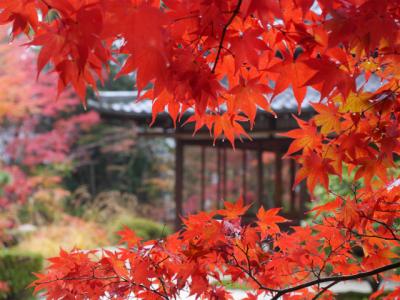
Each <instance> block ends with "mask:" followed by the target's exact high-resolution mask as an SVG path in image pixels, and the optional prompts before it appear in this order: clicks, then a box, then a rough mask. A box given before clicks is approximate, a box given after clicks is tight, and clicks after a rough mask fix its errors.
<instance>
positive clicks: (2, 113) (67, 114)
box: [0, 26, 99, 210]
mask: <svg viewBox="0 0 400 300" xmlns="http://www.w3.org/2000/svg"><path fill="white" fill-rule="evenodd" d="M0 39H1V43H0V60H1V66H0V90H1V91H2V95H1V96H0V103H1V104H0V124H1V126H2V132H1V134H0V139H1V141H2V158H1V159H0V168H1V170H3V171H4V172H6V173H8V174H9V175H10V177H11V178H10V180H8V181H7V182H6V183H5V184H4V188H3V192H2V193H1V195H0V210H4V209H6V208H8V206H9V205H10V204H11V205H12V204H16V203H17V204H23V203H25V202H26V200H27V199H28V198H29V197H30V196H31V195H32V194H33V193H35V192H36V191H37V190H38V189H40V186H42V185H46V182H47V184H48V183H50V182H53V183H54V182H58V181H60V178H57V176H52V175H51V174H50V176H48V175H46V174H43V173H42V174H41V173H40V172H38V171H37V169H38V167H40V166H49V165H52V164H53V165H54V164H60V163H66V162H67V161H68V160H70V158H69V157H70V156H71V152H72V151H71V149H72V147H73V145H74V142H75V141H76V140H77V138H78V136H79V133H80V132H81V131H83V130H85V129H88V128H90V127H91V126H92V125H94V124H96V123H97V122H98V120H99V118H98V115H97V113H95V112H91V113H89V114H79V113H77V109H76V108H77V107H78V105H79V99H78V98H77V97H76V96H74V94H73V93H71V91H69V92H68V93H65V94H63V95H61V96H60V98H59V99H58V100H57V101H56V96H57V93H56V92H55V87H56V85H55V83H56V78H55V76H54V75H52V74H44V75H43V76H42V78H41V79H40V80H39V81H36V80H35V74H36V66H35V63H34V61H35V59H36V55H35V53H34V52H33V51H31V50H30V49H24V48H22V47H19V46H18V45H12V46H11V45H9V44H8V40H9V39H8V36H7V28H5V27H4V26H3V27H0Z"/></svg>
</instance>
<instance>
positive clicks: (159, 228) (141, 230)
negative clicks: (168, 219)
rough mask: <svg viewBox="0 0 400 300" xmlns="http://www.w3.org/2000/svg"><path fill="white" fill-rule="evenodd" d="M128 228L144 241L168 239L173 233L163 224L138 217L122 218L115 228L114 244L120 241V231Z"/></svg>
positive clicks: (115, 223)
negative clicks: (118, 233)
mask: <svg viewBox="0 0 400 300" xmlns="http://www.w3.org/2000/svg"><path fill="white" fill-rule="evenodd" d="M125 226H126V227H128V228H130V229H132V230H134V231H135V232H136V234H137V235H138V236H139V237H141V238H143V239H144V240H154V239H159V238H163V237H166V236H167V235H169V234H171V233H172V230H171V229H170V228H169V227H168V226H166V225H164V224H161V223H157V222H154V221H151V220H148V219H143V218H136V217H127V216H126V217H122V218H118V219H117V220H116V221H115V222H114V224H113V226H112V230H113V238H112V240H113V242H118V241H119V236H118V235H117V234H116V232H118V231H119V230H122V229H123V228H124V227H125Z"/></svg>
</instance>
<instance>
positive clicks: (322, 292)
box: [312, 281, 339, 300]
mask: <svg viewBox="0 0 400 300" xmlns="http://www.w3.org/2000/svg"><path fill="white" fill-rule="evenodd" d="M338 283H339V281H333V282H331V283H330V284H328V285H327V286H326V287H324V288H323V289H322V290H320V291H319V292H318V294H316V295H315V296H314V298H312V300H317V299H318V298H319V297H321V296H322V294H324V293H325V292H326V291H327V290H329V289H330V288H331V287H333V286H334V285H336V284H338Z"/></svg>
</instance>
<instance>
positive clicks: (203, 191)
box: [200, 147, 206, 211]
mask: <svg viewBox="0 0 400 300" xmlns="http://www.w3.org/2000/svg"><path fill="white" fill-rule="evenodd" d="M200 172H201V175H200V176H201V180H200V181H201V183H200V184H201V187H200V189H201V203H200V209H201V210H202V211H204V210H205V209H206V148H205V147H201V171H200Z"/></svg>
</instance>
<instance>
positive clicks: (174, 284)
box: [0, 0, 400, 299]
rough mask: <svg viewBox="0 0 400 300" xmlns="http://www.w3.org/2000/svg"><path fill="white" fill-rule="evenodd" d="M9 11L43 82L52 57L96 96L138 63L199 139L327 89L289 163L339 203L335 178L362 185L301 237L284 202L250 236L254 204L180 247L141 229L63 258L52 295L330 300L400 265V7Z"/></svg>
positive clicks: (126, 3) (318, 4)
mask: <svg viewBox="0 0 400 300" xmlns="http://www.w3.org/2000/svg"><path fill="white" fill-rule="evenodd" d="M0 9H2V11H1V13H0V22H2V23H11V24H12V26H13V29H12V32H13V35H18V34H20V33H25V34H26V35H28V36H30V37H31V42H30V43H29V44H30V45H34V46H41V47H42V48H41V50H40V54H39V57H38V69H39V72H40V71H41V70H42V69H43V68H44V67H45V66H46V65H47V64H48V63H50V65H51V66H52V68H53V69H54V71H55V72H56V73H58V75H59V85H58V89H59V91H62V90H63V89H64V88H65V87H66V86H67V85H69V84H71V85H72V86H73V87H74V88H75V90H76V91H77V93H78V94H79V95H80V96H81V98H82V99H84V98H85V91H86V86H87V85H92V86H94V85H95V81H96V79H97V78H98V77H99V78H100V79H101V77H102V74H103V68H104V66H106V65H107V63H108V62H109V61H110V60H112V55H113V54H114V53H122V54H126V55H127V60H126V62H125V64H124V65H123V67H122V69H121V72H120V74H121V75H123V74H128V73H130V72H134V71H135V72H136V73H137V88H138V89H139V90H144V89H145V88H148V87H149V85H150V84H151V89H150V91H147V92H146V93H145V95H144V96H145V97H150V98H151V99H153V112H154V117H156V115H157V113H159V112H163V111H164V110H166V109H167V110H168V112H169V114H170V115H171V117H172V118H173V119H174V120H179V117H180V116H181V115H182V113H183V112H185V111H186V110H188V109H189V108H190V109H193V110H194V112H195V114H194V115H193V117H192V118H191V119H190V121H192V122H195V125H196V126H195V127H196V130H198V129H200V128H201V127H203V126H206V127H208V128H209V130H210V132H212V134H213V135H214V137H215V138H216V139H217V138H219V137H221V136H222V135H224V136H225V137H226V138H227V139H228V140H229V141H230V142H231V143H232V144H234V141H235V139H236V138H237V137H239V136H246V135H247V134H246V132H245V130H244V129H243V127H242V125H241V123H242V122H249V123H250V125H251V126H252V125H253V122H254V118H255V115H256V111H257V109H263V110H266V111H269V112H271V113H273V112H272V111H271V108H270V103H271V102H272V101H274V97H275V96H276V95H278V94H280V93H281V92H283V91H285V90H287V89H288V88H291V89H292V91H293V94H294V97H295V98H296V99H297V102H298V104H299V111H300V110H301V104H302V102H303V100H304V98H305V95H306V93H307V91H308V90H309V89H315V90H317V91H318V92H319V93H320V98H319V99H314V100H315V102H316V104H314V108H315V110H316V111H317V114H316V116H315V117H313V118H312V119H311V120H309V121H307V122H306V121H302V120H298V123H299V127H300V128H299V129H296V130H294V131H292V132H289V133H287V134H286V136H289V137H291V138H293V139H294V141H293V143H292V144H291V146H290V148H289V151H288V153H287V155H288V156H292V157H293V158H294V159H296V161H297V162H298V163H299V164H300V165H301V169H300V170H299V171H298V173H297V178H296V182H297V183H298V182H300V181H302V180H306V181H307V185H308V188H309V191H310V193H312V192H313V189H314V187H315V186H316V185H317V184H320V185H322V186H324V187H325V189H326V192H327V193H331V194H333V193H334V192H333V191H331V190H330V189H329V180H330V177H329V175H331V176H338V177H341V176H342V173H343V170H344V169H345V170H347V171H349V172H354V173H355V178H354V180H355V181H358V180H360V181H362V182H363V186H362V187H358V186H357V185H355V188H354V192H353V193H352V194H350V195H345V196H343V195H339V194H338V195H335V197H334V198H333V200H332V201H330V202H328V203H327V204H324V205H322V206H319V207H316V208H314V210H313V211H314V215H315V217H314V221H313V222H312V224H311V225H306V226H303V227H293V228H292V229H291V230H290V231H289V232H288V231H285V232H282V231H281V229H280V227H279V224H280V223H284V222H285V219H283V218H282V217H280V216H279V215H278V212H279V208H275V209H272V210H268V211H265V210H264V209H263V208H260V210H259V211H258V214H257V219H256V221H255V223H254V224H252V225H251V226H242V225H241V223H240V216H241V215H243V214H244V213H245V211H246V209H247V207H243V205H242V203H241V202H240V201H239V202H237V203H236V204H231V203H229V202H227V203H226V208H225V209H224V210H220V211H216V212H209V213H205V212H204V213H200V214H198V215H193V216H189V217H188V218H187V219H184V229H183V230H182V231H181V232H178V233H176V234H174V235H172V236H170V237H168V238H166V239H165V240H160V241H151V242H146V243H142V242H141V241H140V240H139V239H138V238H137V237H136V235H135V234H134V233H133V232H131V231H129V230H126V231H122V232H121V233H120V234H121V236H122V242H126V243H127V244H128V247H127V248H122V249H120V250H119V251H118V252H110V251H103V252H102V253H101V258H98V257H97V256H95V252H80V251H73V252H71V253H67V252H61V253H60V256H59V257H57V258H53V259H52V260H51V264H50V266H49V268H48V270H47V272H46V273H45V274H40V275H38V280H37V281H36V282H35V283H34V286H35V287H36V289H37V290H46V292H47V298H48V299H99V298H100V297H101V296H108V297H109V298H115V299H128V297H129V295H132V294H134V295H135V296H136V297H138V298H141V299H171V298H174V297H175V296H177V295H179V294H180V293H181V292H182V291H184V290H187V291H188V293H189V294H191V295H195V296H196V297H203V298H208V299H229V298H230V294H229V292H227V291H226V290H224V288H222V287H217V286H216V285H214V284H213V283H212V282H211V280H210V278H214V279H216V280H221V279H222V278H225V276H230V278H231V280H232V281H233V282H245V283H246V284H248V285H249V286H251V287H252V291H251V292H249V293H248V299H256V298H257V296H258V295H261V294H268V295H270V296H271V297H272V298H273V299H278V298H280V297H284V298H291V299H312V298H314V299H316V298H318V297H322V296H323V297H328V298H329V297H331V296H332V295H331V293H330V292H329V291H328V288H329V287H331V286H333V285H335V284H337V283H338V282H341V281H346V280H350V279H358V278H365V277H369V276H374V275H377V274H381V273H383V272H385V271H389V270H395V269H396V268H398V267H399V266H400V260H399V258H398V256H399V255H398V254H399V253H398V251H397V250H396V249H397V248H396V247H398V246H399V239H400V236H399V234H400V233H399V227H398V224H399V222H398V221H399V216H400V214H399V212H400V210H399V206H400V180H398V179H397V180H396V178H395V177H394V176H393V174H394V173H393V170H394V169H395V168H396V160H397V158H398V154H399V150H400V148H399V136H400V130H399V117H400V109H399V108H400V106H399V104H400V98H399V80H400V68H399V63H400V59H399V57H400V56H399V53H400V52H399V51H400V39H399V38H400V34H399V26H400V25H399V24H400V1H399V0H316V1H314V0H193V1H185V0H163V1H156V0H148V1H145V0H136V1H132V0H118V1H117V0H65V1H59V0H19V1H15V0H3V1H2V2H1V3H0ZM39 16H40V17H39ZM372 80H374V81H375V82H378V85H374V88H373V89H371V88H369V87H370V86H371V85H370V82H371V81H372ZM344 166H346V168H343V167H344ZM217 214H218V215H220V216H222V217H223V218H222V220H216V219H215V218H214V217H215V216H216V215H217ZM384 274H385V276H387V277H388V278H391V279H393V280H398V279H399V278H398V277H397V275H394V274H393V272H389V273H384ZM321 283H328V286H323V285H322V286H321ZM380 293H382V291H378V292H377V293H375V294H374V295H373V297H377V296H378V294H380ZM387 297H388V298H391V299H393V298H398V297H400V289H396V290H395V291H394V292H392V293H391V294H390V295H388V296H387Z"/></svg>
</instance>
